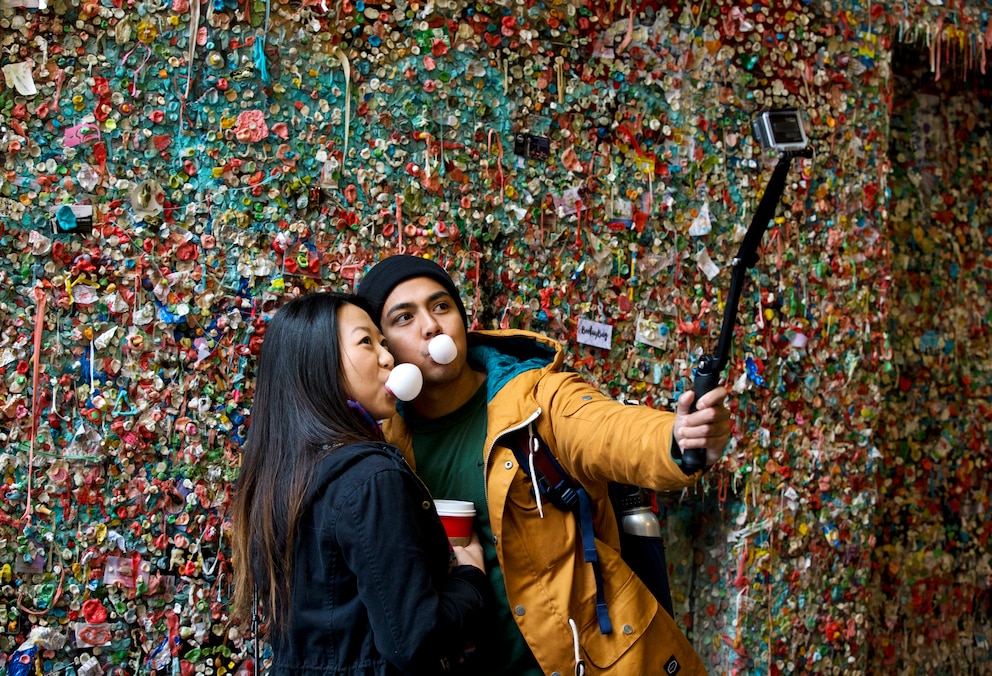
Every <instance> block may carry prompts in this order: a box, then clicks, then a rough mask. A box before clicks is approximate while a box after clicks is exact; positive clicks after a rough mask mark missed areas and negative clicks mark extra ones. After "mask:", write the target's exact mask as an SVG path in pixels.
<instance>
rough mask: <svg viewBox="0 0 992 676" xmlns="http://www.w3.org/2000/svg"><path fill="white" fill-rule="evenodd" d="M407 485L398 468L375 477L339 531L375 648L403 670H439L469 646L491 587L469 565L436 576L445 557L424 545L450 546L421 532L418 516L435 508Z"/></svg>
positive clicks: (347, 509) (344, 510) (346, 504)
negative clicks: (429, 667)
mask: <svg viewBox="0 0 992 676" xmlns="http://www.w3.org/2000/svg"><path fill="white" fill-rule="evenodd" d="M409 481H410V479H409V478H407V477H405V476H404V475H403V473H402V472H400V471H397V470H395V469H383V470H380V471H377V472H375V473H373V474H372V475H370V477H369V478H368V479H367V480H366V481H364V482H363V483H361V484H360V485H359V486H358V488H356V490H355V491H354V492H353V493H351V494H350V495H348V496H346V497H345V499H344V500H343V503H342V504H343V506H342V507H341V517H340V518H339V520H338V525H337V528H336V538H337V540H338V545H339V546H340V547H341V551H342V552H343V556H344V559H345V562H346V564H347V566H348V567H349V569H351V571H353V573H354V574H355V575H356V577H357V580H358V596H359V598H360V599H361V602H362V603H363V605H364V606H365V608H366V609H367V612H368V617H369V622H370V624H371V627H372V635H373V640H374V641H375V645H376V648H377V649H378V651H379V652H380V653H381V654H382V656H383V657H385V658H386V659H387V660H388V661H389V662H390V663H392V664H393V665H395V666H396V667H398V668H400V669H402V670H409V669H411V668H413V667H415V666H417V665H434V666H436V665H437V664H438V660H439V659H440V658H441V657H442V656H443V655H445V654H449V653H451V652H454V651H457V650H458V649H460V648H462V647H464V642H465V636H466V633H467V630H468V628H470V627H471V626H472V625H473V624H474V622H476V621H477V618H478V616H479V615H481V613H482V612H483V609H484V606H485V605H486V600H487V593H488V587H489V582H488V580H487V578H486V576H485V574H484V573H483V572H482V571H480V570H478V569H476V568H473V567H471V566H467V567H463V566H458V567H456V568H455V569H454V570H453V571H452V574H451V575H446V574H440V575H439V574H438V570H437V569H438V566H437V562H438V560H439V558H441V557H439V555H438V553H437V552H431V553H428V552H427V551H426V549H425V547H427V546H430V545H435V546H438V547H442V546H444V545H445V544H446V540H445V539H444V537H443V534H442V535H441V537H440V539H438V537H430V536H429V534H426V533H424V532H423V526H422V524H424V523H426V521H425V519H424V517H423V515H422V514H418V512H422V511H423V510H425V509H429V508H430V505H429V504H424V503H423V502H421V501H419V498H415V497H414V496H413V494H412V493H411V486H410V484H409ZM441 556H443V553H442V555H441ZM432 561H433V562H435V565H434V567H433V570H432V566H431V562H432ZM465 568H469V569H470V570H465ZM446 570H447V569H446V568H445V569H444V571H445V572H446ZM473 571H474V572H473ZM432 572H433V574H432Z"/></svg>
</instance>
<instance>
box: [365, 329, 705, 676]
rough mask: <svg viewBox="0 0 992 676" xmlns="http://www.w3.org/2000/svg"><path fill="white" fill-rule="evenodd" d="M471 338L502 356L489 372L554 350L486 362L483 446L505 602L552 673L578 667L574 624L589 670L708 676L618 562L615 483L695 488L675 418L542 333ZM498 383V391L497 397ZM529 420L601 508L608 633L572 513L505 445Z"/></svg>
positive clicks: (395, 423) (397, 426)
mask: <svg viewBox="0 0 992 676" xmlns="http://www.w3.org/2000/svg"><path fill="white" fill-rule="evenodd" d="M469 345H470V347H471V348H476V347H479V346H483V347H486V348H492V349H491V350H490V352H495V353H498V354H500V355H502V357H501V360H497V362H495V365H494V366H492V367H491V368H495V369H502V368H503V366H502V365H501V364H500V361H502V363H503V364H506V363H519V362H520V361H521V360H523V359H526V358H528V357H533V356H534V355H540V354H544V355H545V356H546V364H545V365H544V366H543V367H542V368H529V369H528V370H524V371H521V372H516V373H514V374H512V375H510V376H502V375H501V374H500V373H494V372H493V371H492V370H491V369H487V373H488V378H487V382H488V383H489V387H490V400H489V405H488V432H487V437H486V444H485V447H484V448H483V449H481V450H480V452H481V454H482V457H483V458H484V460H485V473H486V474H485V480H486V495H487V500H488V503H489V516H490V521H491V524H492V530H493V537H494V540H495V541H496V550H497V554H498V557H499V563H500V566H501V567H502V570H503V576H504V578H505V581H506V594H507V599H508V600H509V603H510V607H511V609H512V610H513V616H514V619H515V620H516V622H517V624H518V626H519V627H520V631H521V633H522V634H523V636H524V638H525V640H526V641H527V644H528V645H529V646H530V649H531V651H532V652H533V653H534V657H535V658H536V659H537V661H538V663H539V664H540V665H541V668H542V670H543V671H544V673H545V674H549V675H554V674H559V675H561V676H565V675H566V674H567V675H571V674H574V673H575V649H574V641H573V632H572V629H571V628H570V625H569V619H572V620H574V622H575V624H576V626H577V627H578V639H579V649H580V652H581V657H582V659H583V661H584V662H585V666H586V673H587V674H607V673H609V674H616V675H623V676H641V675H643V674H665V673H676V672H677V673H678V674H679V676H689V675H691V674H705V673H706V669H705V668H704V666H703V664H702V662H701V661H700V659H699V657H698V656H697V655H696V653H695V651H694V650H693V648H692V645H691V644H690V643H689V642H688V640H687V639H686V637H685V635H684V634H683V633H682V632H681V631H680V630H679V628H678V626H677V625H676V624H675V622H674V620H673V619H672V618H671V617H669V615H668V613H667V612H665V610H664V609H663V608H662V607H661V606H660V605H659V604H658V602H657V600H656V599H655V598H654V596H652V594H651V592H650V591H649V590H648V589H647V588H646V587H645V586H644V585H643V584H642V583H641V581H640V580H639V579H638V578H637V577H636V576H635V575H634V573H633V572H632V571H631V570H630V568H629V567H628V566H627V565H626V564H625V563H624V561H623V559H621V557H620V553H619V549H620V545H619V533H618V531H617V522H616V517H615V516H614V513H613V508H612V504H611V502H610V500H609V495H608V484H609V482H620V483H626V484H633V485H638V486H645V487H648V488H653V489H655V490H661V491H671V490H680V489H682V488H684V487H686V486H689V485H691V484H693V483H695V481H696V480H697V479H698V478H699V475H698V474H695V475H691V476H687V475H685V474H684V473H683V472H682V470H681V469H680V468H679V466H678V465H676V464H675V462H674V461H673V460H672V457H671V440H672V426H673V422H674V418H675V416H674V414H673V413H670V412H665V411H657V410H655V409H651V408H648V407H643V406H626V405H624V404H621V403H620V402H617V401H615V400H613V399H610V398H609V397H607V396H606V395H604V394H603V393H602V392H600V391H599V390H598V389H596V388H594V387H592V386H591V385H589V384H588V383H586V382H585V381H583V380H582V379H581V378H580V377H579V376H578V375H577V374H574V373H563V372H561V367H562V362H563V358H564V354H563V352H562V349H561V346H560V345H559V344H558V343H557V342H555V341H554V340H551V339H550V338H547V337H545V336H541V335H540V334H536V333H531V332H528V331H515V330H509V331H473V332H471V333H470V334H469ZM470 351H471V350H470ZM501 378H502V380H501ZM494 383H495V386H497V387H498V388H499V389H498V391H496V392H495V393H494V392H493V391H492V390H493V388H494ZM531 424H534V425H535V426H536V432H537V434H539V435H540V437H541V438H542V439H544V441H545V442H546V443H547V444H548V446H549V448H550V449H551V451H552V453H554V455H555V457H557V458H558V461H559V462H560V463H561V465H562V466H563V468H564V469H565V470H566V471H567V472H568V473H569V474H571V476H572V477H573V478H574V479H576V480H577V481H579V482H580V483H581V484H582V486H583V487H584V488H585V489H586V491H587V492H588V493H589V495H590V497H591V498H592V499H593V502H594V504H595V505H596V507H595V511H596V513H595V516H594V524H595V533H596V549H597V551H598V554H599V558H600V565H601V567H602V571H603V577H604V580H605V585H604V586H605V596H606V602H607V606H608V611H609V615H610V620H611V622H612V625H613V632H612V633H610V634H602V633H600V629H599V623H598V621H597V616H596V583H595V579H594V575H593V570H592V566H591V565H590V564H588V563H586V562H585V561H584V559H583V553H582V542H581V533H580V531H579V528H578V524H577V520H576V518H575V516H574V515H573V514H572V513H570V512H563V511H560V510H558V509H556V508H555V507H553V506H551V505H550V504H546V503H545V504H544V505H543V513H544V515H543V517H542V516H541V515H540V513H539V510H538V506H537V503H536V501H535V498H534V493H533V489H532V487H531V482H530V479H529V478H528V477H527V475H526V474H525V473H524V471H523V469H522V468H521V467H519V466H518V463H517V460H516V458H515V457H514V454H513V451H512V450H510V448H508V447H506V446H503V445H501V438H503V437H504V435H506V434H507V433H509V432H513V431H516V430H519V429H521V428H526V427H528V426H529V425H531ZM383 431H384V433H385V435H386V439H387V440H388V441H389V442H390V443H393V444H396V445H397V446H399V447H400V448H401V449H402V450H403V453H404V455H405V456H406V458H407V460H408V461H409V462H410V465H411V466H413V467H414V469H416V465H415V458H414V454H413V444H412V439H411V435H410V433H409V431H408V430H407V428H406V426H405V425H404V424H403V420H402V418H401V417H400V416H399V415H397V416H394V417H393V418H392V419H391V420H389V421H386V423H385V424H384V426H383ZM673 660H674V661H673Z"/></svg>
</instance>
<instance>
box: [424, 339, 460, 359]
mask: <svg viewBox="0 0 992 676" xmlns="http://www.w3.org/2000/svg"><path fill="white" fill-rule="evenodd" d="M427 352H429V353H430V355H431V359H433V360H434V361H436V362H437V363H438V364H450V363H451V362H453V361H454V360H455V357H457V356H458V348H456V347H455V341H453V340H452V339H451V336H447V335H445V334H443V333H442V334H441V335H439V336H435V337H434V338H433V339H432V340H431V342H430V343H428V344H427Z"/></svg>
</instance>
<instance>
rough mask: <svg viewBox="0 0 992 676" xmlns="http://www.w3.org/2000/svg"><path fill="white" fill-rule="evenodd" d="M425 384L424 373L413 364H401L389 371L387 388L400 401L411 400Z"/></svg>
mask: <svg viewBox="0 0 992 676" xmlns="http://www.w3.org/2000/svg"><path fill="white" fill-rule="evenodd" d="M423 386H424V375H423V374H422V373H421V372H420V369H419V368H417V367H416V366H415V365H413V364H399V365H397V366H396V367H395V368H394V369H393V370H392V371H390V372H389V378H387V379H386V389H387V390H389V391H390V392H392V393H393V396H395V397H396V398H397V399H399V400H400V401H411V400H413V399H416V398H417V395H418V394H420V388H422V387H423Z"/></svg>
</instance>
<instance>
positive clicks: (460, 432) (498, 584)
mask: <svg viewBox="0 0 992 676" xmlns="http://www.w3.org/2000/svg"><path fill="white" fill-rule="evenodd" d="M486 403H487V401H486V384H485V383H483V384H482V386H480V387H479V390H478V391H477V392H476V393H475V394H474V395H473V396H472V398H471V399H469V400H468V401H467V402H466V403H465V405H464V406H462V407H461V408H460V409H458V410H457V411H454V412H453V413H449V414H448V415H446V416H444V417H443V418H438V419H436V420H427V419H424V418H421V417H420V416H418V415H417V414H416V413H414V412H413V411H412V410H411V409H410V408H409V407H406V410H404V411H402V413H403V418H404V420H405V421H406V424H407V427H408V428H409V429H410V432H411V433H412V434H413V451H414V455H415V456H416V459H417V474H418V475H419V476H420V478H421V479H422V480H423V482H424V483H425V484H426V485H427V488H428V489H430V491H431V494H432V495H433V496H434V497H435V498H438V499H442V500H469V501H471V502H474V503H475V511H476V520H477V523H476V526H477V528H478V532H479V538H480V539H481V540H482V549H483V551H484V553H485V562H486V570H487V571H488V575H489V582H490V583H491V584H492V586H493V591H494V592H495V595H496V606H497V625H496V626H497V627H499V628H501V629H502V636H501V637H496V639H497V642H498V644H499V645H500V646H501V649H500V650H498V651H497V654H498V655H505V656H506V660H505V661H504V660H501V661H500V662H499V663H494V664H492V665H491V666H490V668H489V669H486V670H485V671H479V672H478V674H479V676H542V673H543V672H542V671H541V668H540V667H539V666H538V665H537V661H536V660H535V659H534V656H533V655H532V654H531V652H530V648H528V647H527V643H526V641H524V637H523V635H522V634H521V633H520V628H519V627H518V626H517V623H516V622H515V621H514V620H513V616H512V615H511V614H510V605H509V603H508V602H507V600H506V585H505V584H504V582H503V571H502V570H501V569H500V567H499V561H498V560H497V558H496V546H495V545H494V544H493V529H492V526H491V525H490V523H489V504H488V503H487V502H486V481H485V479H486V475H485V468H484V467H483V465H484V457H483V446H484V444H485V443H486V425H487V423H488V418H489V416H488V413H487V411H486Z"/></svg>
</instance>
